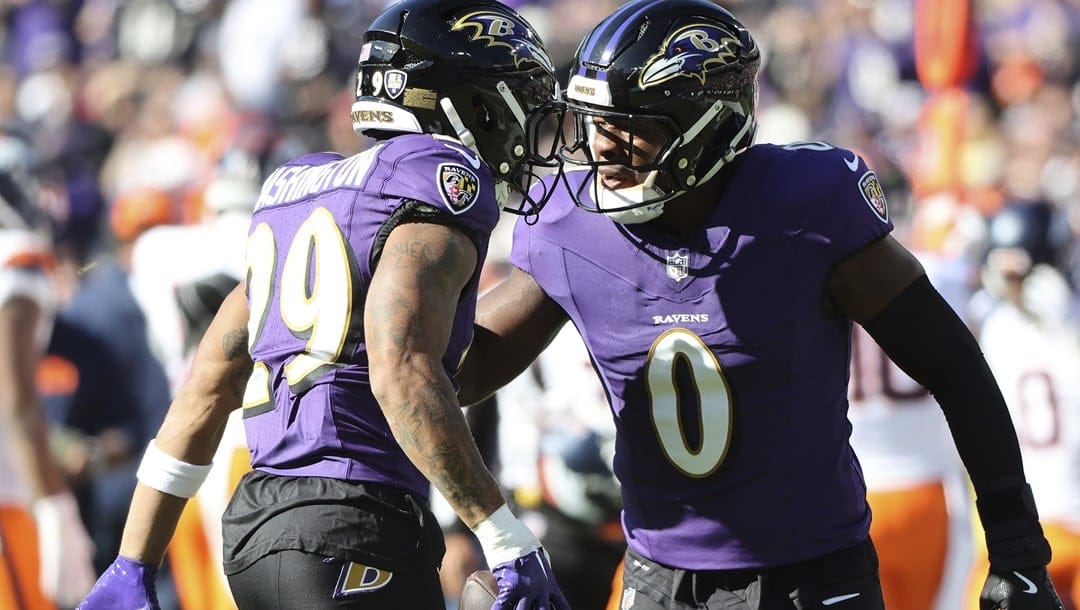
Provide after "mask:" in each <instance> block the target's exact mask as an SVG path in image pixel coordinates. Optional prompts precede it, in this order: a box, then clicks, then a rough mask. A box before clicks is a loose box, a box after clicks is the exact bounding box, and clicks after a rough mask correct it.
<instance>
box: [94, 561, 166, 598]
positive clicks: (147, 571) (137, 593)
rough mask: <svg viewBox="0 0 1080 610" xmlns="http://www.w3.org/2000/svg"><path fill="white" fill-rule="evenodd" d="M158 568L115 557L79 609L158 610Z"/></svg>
mask: <svg viewBox="0 0 1080 610" xmlns="http://www.w3.org/2000/svg"><path fill="white" fill-rule="evenodd" d="M157 571H158V570H157V566H152V565H150V564H148V563H143V562H141V561H136V560H134V559H128V558H127V557H117V558H116V560H115V561H113V562H112V564H111V565H110V566H109V567H108V569H106V570H105V572H104V573H103V574H102V575H101V578H98V581H97V584H95V585H94V588H93V589H91V590H90V594H89V595H87V596H86V599H84V600H83V602H82V603H81V604H79V607H78V610H160V608H161V606H159V605H158V600H157V587H156V585H155V584H154V583H155V581H156V579H157Z"/></svg>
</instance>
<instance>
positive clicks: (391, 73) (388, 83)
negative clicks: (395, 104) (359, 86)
mask: <svg viewBox="0 0 1080 610" xmlns="http://www.w3.org/2000/svg"><path fill="white" fill-rule="evenodd" d="M376 74H378V72H376ZM408 81H409V75H408V74H406V73H405V72H403V71H401V70H387V71H386V74H385V75H384V76H383V87H385V88H386V95H388V96H390V99H392V100H396V99H397V98H398V96H400V95H401V92H402V91H404V90H405V83H407V82H408ZM378 94H379V93H378V87H376V92H375V95H378Z"/></svg>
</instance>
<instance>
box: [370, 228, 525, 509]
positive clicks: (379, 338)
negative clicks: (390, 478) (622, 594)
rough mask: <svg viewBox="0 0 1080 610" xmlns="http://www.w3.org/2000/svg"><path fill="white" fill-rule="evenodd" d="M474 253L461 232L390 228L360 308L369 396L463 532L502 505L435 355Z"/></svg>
mask: <svg viewBox="0 0 1080 610" xmlns="http://www.w3.org/2000/svg"><path fill="white" fill-rule="evenodd" d="M476 261H477V252H476V248H475V246H474V245H473V243H472V241H471V240H470V239H469V237H468V236H466V235H465V233H463V232H462V231H460V230H458V229H456V228H453V227H448V226H443V225H436V224H424V223H413V224H405V225H401V226H399V227H397V228H395V229H394V231H393V232H392V233H391V234H390V237H389V238H388V239H387V242H386V245H385V246H384V248H383V254H382V258H381V259H380V261H379V266H378V268H377V269H376V271H375V274H374V277H373V278H372V282H371V286H370V287H369V289H368V294H367V299H366V302H365V306H364V337H365V341H366V345H367V349H368V361H369V365H370V377H371V386H372V391H373V392H374V394H375V397H376V398H377V399H378V400H379V404H380V406H381V407H382V410H383V413H384V414H385V415H386V419H387V422H388V423H389V424H390V428H391V430H392V431H393V433H394V437H395V439H396V440H397V441H398V443H399V444H400V445H401V447H402V449H403V450H404V451H405V454H406V455H407V456H408V457H409V459H410V460H412V462H413V463H414V464H415V465H416V467H417V468H418V469H420V471H421V472H423V473H424V475H425V476H427V478H428V479H429V480H430V481H431V482H432V483H433V484H434V485H435V487H436V488H438V489H439V491H440V492H441V493H442V494H443V496H445V497H446V499H447V501H449V502H450V504H451V506H453V507H454V510H455V511H456V512H457V513H458V516H460V517H461V518H462V520H463V521H464V522H465V523H466V524H467V525H469V526H470V527H472V526H474V525H476V524H477V523H479V522H480V521H482V520H483V519H484V518H485V517H487V516H488V515H489V514H490V513H491V512H492V511H494V510H495V509H496V508H498V507H499V506H501V505H502V504H503V503H504V502H505V499H504V498H503V497H502V493H501V491H500V490H499V486H498V484H497V483H496V481H495V479H494V477H493V476H492V475H491V473H490V472H488V470H487V468H486V467H485V466H484V463H483V460H482V459H481V457H480V452H479V451H478V450H477V448H476V445H475V443H474V442H473V440H472V436H471V435H470V433H469V429H468V426H467V424H466V423H465V417H464V415H463V414H462V412H461V408H460V405H459V404H458V401H457V396H456V393H455V389H454V386H453V384H452V383H451V381H450V378H449V376H447V374H446V372H445V370H444V368H443V364H442V356H443V353H444V352H445V351H446V347H447V344H448V343H449V340H450V333H451V329H452V325H453V320H454V315H455V312H456V309H457V304H458V301H459V299H460V297H461V291H462V289H463V288H464V287H465V285H466V284H467V283H468V282H469V280H470V279H471V278H472V276H473V274H474V272H475V270H476Z"/></svg>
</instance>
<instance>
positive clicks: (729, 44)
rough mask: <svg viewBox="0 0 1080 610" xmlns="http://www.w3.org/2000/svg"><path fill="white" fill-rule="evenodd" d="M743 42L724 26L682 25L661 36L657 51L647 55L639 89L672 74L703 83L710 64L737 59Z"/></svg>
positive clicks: (670, 76)
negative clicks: (662, 39)
mask: <svg viewBox="0 0 1080 610" xmlns="http://www.w3.org/2000/svg"><path fill="white" fill-rule="evenodd" d="M742 46H743V44H742V42H741V41H740V40H739V37H738V36H736V35H735V34H733V33H732V32H731V31H729V30H728V29H726V28H723V27H719V26H717V25H714V24H706V23H695V24H691V25H685V26H683V27H681V28H679V29H677V30H675V31H674V32H672V33H671V35H670V36H668V37H667V39H666V40H664V43H663V44H662V45H661V47H660V50H659V52H657V53H656V54H655V55H653V56H652V57H650V58H649V59H648V60H647V61H646V62H645V66H644V68H643V69H642V71H641V75H640V76H639V77H638V86H639V87H641V88H642V89H645V88H647V87H652V86H654V85H659V84H660V83H664V82H667V81H669V80H671V79H673V78H678V77H693V78H696V79H698V81H700V82H701V84H705V76H706V75H707V74H708V73H709V71H710V70H712V69H713V68H717V67H721V66H725V65H728V64H730V63H732V62H734V61H737V59H738V57H739V50H740V49H741V48H742Z"/></svg>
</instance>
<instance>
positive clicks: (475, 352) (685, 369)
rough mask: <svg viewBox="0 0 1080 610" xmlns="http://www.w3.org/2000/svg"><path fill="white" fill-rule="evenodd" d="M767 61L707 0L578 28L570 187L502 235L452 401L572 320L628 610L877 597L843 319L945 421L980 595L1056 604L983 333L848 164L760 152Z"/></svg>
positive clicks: (796, 147)
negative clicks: (974, 536) (508, 238)
mask: <svg viewBox="0 0 1080 610" xmlns="http://www.w3.org/2000/svg"><path fill="white" fill-rule="evenodd" d="M760 58H761V55H760V51H759V49H758V47H757V46H756V44H755V42H754V40H753V37H752V36H751V35H750V33H749V32H748V31H747V30H746V29H745V28H744V27H743V25H742V24H741V23H740V22H739V21H738V20H737V19H736V18H735V17H734V16H732V15H731V14H730V13H729V12H727V11H726V10H724V9H722V8H720V7H719V6H717V5H716V4H714V3H712V2H708V1H706V0H635V1H633V2H629V3H627V4H625V5H623V6H622V7H620V8H619V9H618V10H616V11H615V12H614V13H613V14H612V15H610V16H609V17H608V18H606V19H605V20H603V21H602V22H601V23H600V24H599V25H598V26H597V27H596V28H595V29H593V30H592V32H591V33H590V34H588V35H587V36H586V37H585V39H584V40H583V41H582V43H581V45H580V46H579V47H578V52H577V54H576V58H575V61H574V63H573V65H572V67H571V73H570V80H569V83H568V85H567V90H566V98H567V102H568V104H569V107H570V110H572V111H573V116H574V126H575V129H573V130H572V131H573V136H572V139H570V140H569V142H568V143H567V144H566V145H565V147H564V149H563V151H562V153H561V156H562V158H563V161H564V163H565V164H566V166H565V169H566V172H565V174H563V175H562V178H560V179H559V180H560V181H561V183H562V187H561V188H560V190H558V191H556V193H555V195H554V196H553V197H552V198H551V199H550V201H549V203H548V206H547V208H546V209H545V211H544V214H543V215H542V216H541V217H540V218H539V220H538V221H537V222H520V221H519V222H518V223H517V226H516V228H515V233H514V243H513V249H512V255H511V260H512V262H513V263H514V264H515V265H516V266H517V268H516V269H515V270H513V271H512V272H511V274H510V276H509V277H508V279H507V280H506V281H504V282H503V283H502V284H500V285H499V286H496V287H495V288H493V289H492V290H491V291H490V292H488V293H486V294H485V296H484V298H483V299H482V303H481V305H480V306H479V307H478V317H477V330H476V337H475V339H474V342H473V346H472V348H471V349H470V350H469V359H468V360H467V361H466V362H465V363H464V368H463V369H462V371H461V375H460V376H459V380H460V382H461V385H462V392H463V394H461V395H460V397H461V398H462V402H464V403H466V404H467V403H469V402H472V401H474V400H478V399H480V398H482V397H484V396H486V395H487V394H488V393H490V392H491V391H492V390H493V389H494V388H495V387H497V386H498V385H499V384H501V383H505V382H506V381H507V380H509V379H511V378H512V377H513V376H514V375H516V374H517V373H518V372H520V371H521V370H522V369H523V368H524V367H525V366H526V365H527V364H528V363H529V362H530V361H531V360H532V359H533V358H534V357H535V356H536V354H537V353H539V351H540V350H541V349H542V347H543V346H544V345H545V344H546V343H547V341H548V340H550V338H551V337H552V336H553V335H554V334H555V333H556V332H557V331H558V330H559V329H560V328H561V327H562V325H563V324H564V323H565V322H566V321H567V320H570V321H572V323H573V324H574V325H575V326H576V327H577V329H578V330H579V331H580V332H581V335H582V336H583V338H584V339H585V342H586V344H587V345H588V348H589V351H590V354H591V357H592V360H593V362H594V363H595V364H596V367H597V369H598V371H599V373H600V376H601V378H602V381H603V383H604V385H605V387H606V390H607V392H608V396H609V397H610V399H611V407H612V411H613V415H614V418H615V426H616V429H617V437H616V450H615V458H614V467H615V473H616V475H617V476H618V478H619V480H620V481H621V484H622V496H623V513H622V523H623V527H624V530H625V534H626V539H627V542H628V544H629V548H628V550H627V554H626V560H625V570H624V573H623V582H624V588H623V599H622V606H623V607H625V608H634V609H635V610H649V609H660V608H671V607H704V606H707V607H710V608H726V609H734V608H738V609H743V610H750V609H755V610H756V609H764V608H768V609H770V610H774V609H779V608H790V609H792V610H794V609H796V608H799V609H806V608H837V609H840V608H843V609H849V610H871V609H872V610H878V609H880V608H882V607H883V600H882V593H881V588H880V584H879V577H878V562H877V557H876V553H875V550H874V547H873V544H872V542H871V540H870V538H869V537H868V532H869V527H870V511H869V508H868V506H867V503H866V488H865V484H864V482H863V479H862V474H861V472H860V469H859V464H858V460H857V458H856V457H855V454H854V452H853V451H852V449H851V446H850V444H849V442H848V436H849V435H850V432H851V425H850V423H849V422H848V419H847V417H846V413H847V407H848V402H847V383H848V371H849V366H850V353H851V327H852V323H853V322H856V323H859V324H861V325H862V326H863V327H864V328H865V329H866V330H867V331H868V332H869V334H870V335H871V336H872V337H873V338H874V339H875V341H876V342H877V343H878V344H880V345H881V346H882V347H883V348H884V349H885V351H886V353H888V354H889V356H890V357H891V358H892V359H893V360H894V361H895V362H897V363H898V364H899V365H901V366H902V367H903V368H904V369H905V370H906V372H907V373H908V374H909V375H910V376H911V377H912V378H914V379H915V380H916V381H918V382H919V383H920V384H922V385H923V386H924V387H926V388H928V389H929V390H930V391H931V392H932V393H933V394H934V395H935V397H936V398H937V400H938V402H939V403H940V405H941V407H942V408H943V410H944V412H945V416H946V419H947V420H948V422H949V425H950V428H951V430H952V432H953V437H954V441H955V444H956V445H957V447H958V450H959V453H960V455H961V457H962V458H963V461H964V463H965V466H966V469H967V471H968V473H969V474H970V476H971V478H972V480H973V482H974V487H975V491H976V493H977V496H978V509H979V513H980V516H981V518H982V522H983V524H984V525H985V526H986V529H987V536H986V540H987V545H988V547H989V550H990V558H991V561H990V565H991V567H990V573H989V575H988V578H987V581H986V588H985V590H984V593H983V597H984V601H983V604H984V606H983V607H984V608H996V607H1008V608H1018V607H1024V608H1047V609H1049V608H1058V607H1060V602H1059V601H1058V599H1057V596H1056V594H1055V592H1054V589H1053V585H1052V584H1051V583H1050V581H1049V578H1048V577H1047V573H1046V563H1047V562H1048V561H1049V559H1050V547H1049V545H1048V544H1047V542H1046V539H1045V538H1044V536H1043V533H1042V528H1041V525H1040V522H1039V519H1038V515H1037V514H1036V511H1035V505H1034V503H1033V501H1032V499H1031V492H1030V488H1029V487H1028V484H1027V478H1026V476H1025V474H1024V470H1023V467H1022V463H1021V460H1020V454H1019V449H1018V445H1017V440H1016V435H1015V432H1014V430H1013V427H1012V423H1011V421H1010V419H1009V414H1008V410H1007V408H1006V407H1005V404H1004V402H1003V400H1002V397H1001V393H1000V391H999V390H998V388H997V385H996V383H995V381H994V379H993V377H992V376H991V374H990V372H989V369H988V368H987V366H986V364H985V361H984V360H983V358H982V356H981V354H980V353H979V349H978V345H977V344H976V343H975V340H974V338H973V337H972V336H971V333H970V332H969V331H968V329H967V327H966V326H965V325H964V323H963V322H962V321H961V320H960V319H959V317H957V315H956V314H955V313H954V312H953V310H952V309H951V308H950V307H949V306H948V304H947V303H946V302H945V301H944V299H943V298H942V297H941V296H940V295H939V294H938V292H937V291H936V290H935V289H934V287H933V286H932V285H931V284H930V282H929V281H928V280H927V279H926V275H925V274H924V272H923V269H922V267H921V266H920V264H919V263H918V261H917V260H916V259H915V258H914V257H913V256H912V255H911V254H910V253H909V252H908V251H907V250H906V249H905V248H903V247H902V246H901V245H899V243H898V242H897V241H896V240H895V239H893V238H892V237H891V236H890V235H889V233H890V231H891V229H892V223H891V221H890V219H889V211H888V207H887V204H886V199H885V194H884V193H883V191H882V188H881V184H880V182H879V181H878V179H877V176H876V175H875V174H874V172H873V171H872V170H871V169H870V168H868V167H867V166H866V164H865V163H864V162H863V160H862V159H861V158H860V157H859V156H858V155H856V154H854V153H852V152H850V151H847V150H844V149H840V148H836V147H834V146H831V145H829V144H825V143H797V144H791V145H787V146H776V145H758V146H753V145H752V141H753V136H754V107H755V102H756V97H757V86H756V73H757V69H758V66H759V63H760ZM575 169H576V170H579V171H573V170H575ZM1020 604H1024V605H1023V606H1020Z"/></svg>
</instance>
